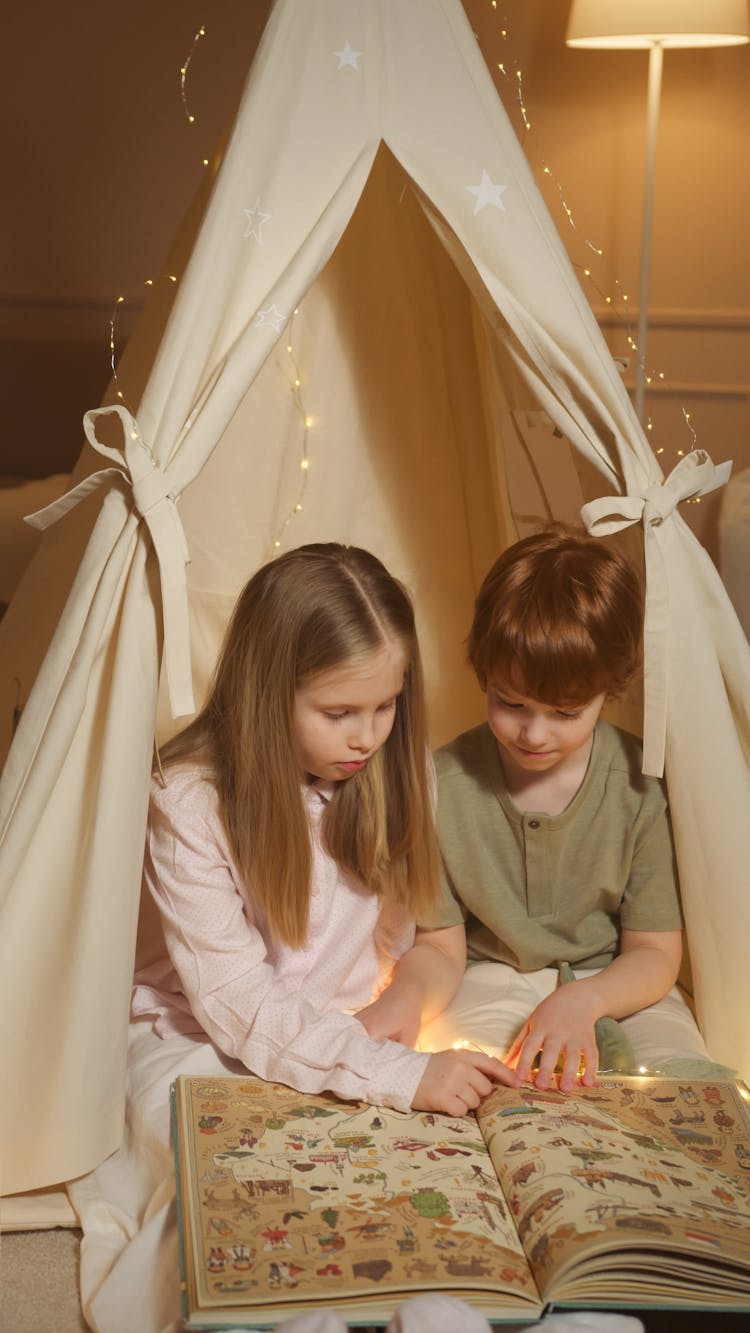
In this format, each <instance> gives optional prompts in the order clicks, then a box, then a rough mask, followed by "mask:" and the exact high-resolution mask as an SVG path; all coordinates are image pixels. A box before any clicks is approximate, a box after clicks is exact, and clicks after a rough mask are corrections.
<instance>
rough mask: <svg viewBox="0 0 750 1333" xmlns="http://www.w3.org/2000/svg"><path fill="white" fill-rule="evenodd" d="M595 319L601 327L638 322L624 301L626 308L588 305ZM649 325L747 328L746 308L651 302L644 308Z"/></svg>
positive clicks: (633, 307)
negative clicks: (672, 304)
mask: <svg viewBox="0 0 750 1333" xmlns="http://www.w3.org/2000/svg"><path fill="white" fill-rule="evenodd" d="M592 309H593V311H594V315H595V317H596V321H597V323H598V324H600V325H601V327H602V328H606V329H609V328H620V327H622V326H623V324H625V323H627V324H629V325H631V326H633V327H635V326H636V325H637V323H638V306H637V305H628V308H627V311H623V310H621V309H619V308H618V309H617V310H614V309H613V308H612V306H607V305H604V306H592ZM648 327H649V330H651V329H688V330H689V329H717V330H720V331H721V332H724V331H726V330H729V331H732V332H735V331H736V332H739V333H743V332H750V309H747V310H746V309H743V308H742V307H735V308H732V309H729V308H725V309H721V308H720V307H717V308H715V309H710V308H699V307H690V306H684V307H678V306H654V307H652V308H650V309H649V312H648Z"/></svg>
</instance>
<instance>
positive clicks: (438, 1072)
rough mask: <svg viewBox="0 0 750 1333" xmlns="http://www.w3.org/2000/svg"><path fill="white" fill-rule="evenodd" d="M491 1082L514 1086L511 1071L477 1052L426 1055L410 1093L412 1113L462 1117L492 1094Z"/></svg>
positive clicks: (440, 1052) (516, 1084)
mask: <svg viewBox="0 0 750 1333" xmlns="http://www.w3.org/2000/svg"><path fill="white" fill-rule="evenodd" d="M494 1083H505V1084H506V1085H507V1086H508V1087H511V1088H514V1087H518V1084H519V1079H518V1077H517V1075H516V1074H515V1073H514V1072H513V1070H512V1069H508V1067H507V1065H504V1064H502V1062H501V1061H500V1060H496V1059H495V1058H494V1056H492V1055H483V1054H482V1053H481V1052H480V1051H465V1050H461V1051H438V1052H437V1053H436V1054H435V1055H431V1056H430V1060H429V1063H428V1065H427V1068H426V1070H425V1072H424V1074H423V1075H422V1078H421V1080H420V1082H419V1084H418V1086H417V1091H416V1092H415V1094H414V1098H413V1101H412V1108H413V1110H415V1111H442V1112H444V1113H445V1114H446V1115H466V1114H467V1112H468V1111H473V1110H474V1107H476V1106H478V1105H479V1103H480V1102H481V1101H484V1098H485V1097H488V1096H489V1094H490V1093H491V1092H492V1088H493V1084H494Z"/></svg>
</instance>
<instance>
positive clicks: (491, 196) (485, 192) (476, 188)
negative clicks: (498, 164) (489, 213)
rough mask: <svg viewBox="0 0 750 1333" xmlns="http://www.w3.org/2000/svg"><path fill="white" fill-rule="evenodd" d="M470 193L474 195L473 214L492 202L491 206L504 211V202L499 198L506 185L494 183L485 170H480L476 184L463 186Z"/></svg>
mask: <svg viewBox="0 0 750 1333" xmlns="http://www.w3.org/2000/svg"><path fill="white" fill-rule="evenodd" d="M465 188H466V189H467V190H468V191H469V193H470V194H475V195H476V203H475V204H474V216H475V217H476V215H477V213H481V211H482V209H483V208H486V207H487V205H488V204H492V207H493V208H499V209H500V211H501V213H505V212H506V208H505V204H504V203H503V201H502V199H501V198H500V196H501V194H504V193H505V191H506V190H507V188H508V187H507V185H496V184H495V182H494V181H493V180H492V178H491V177H490V175H489V174H488V172H487V171H486V170H484V169H483V170H482V179H481V181H480V182H479V184H478V185H467V186H466V187H465Z"/></svg>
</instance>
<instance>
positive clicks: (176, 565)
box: [24, 403, 195, 717]
mask: <svg viewBox="0 0 750 1333" xmlns="http://www.w3.org/2000/svg"><path fill="white" fill-rule="evenodd" d="M110 413H115V414H116V415H117V416H118V417H119V418H120V423H121V426H122V431H123V437H124V446H123V448H122V449H113V448H111V447H110V446H109V445H106V444H103V443H102V442H101V440H99V439H98V437H97V434H96V425H97V421H98V418H99V417H101V416H106V415H108V414H110ZM83 429H84V432H85V435H86V439H87V440H88V442H89V444H90V445H91V446H92V447H93V448H94V449H96V451H97V453H100V454H102V455H103V456H104V457H105V458H109V459H111V460H112V462H113V463H114V464H115V466H114V467H105V468H101V469H100V470H99V471H98V472H92V473H91V475H90V476H88V477H85V478H84V480H83V481H81V482H79V483H78V485H77V486H74V487H73V488H72V490H70V491H66V493H65V494H64V495H61V496H60V498H59V499H57V500H54V501H53V502H52V504H49V505H47V506H46V507H45V508H44V509H38V510H37V511H36V513H33V514H27V515H26V517H25V520H24V521H25V522H26V523H29V524H30V525H31V527H33V528H39V529H41V530H43V529H45V528H48V527H51V525H52V524H53V523H57V522H58V520H59V519H61V518H63V517H64V515H65V514H67V513H69V512H70V510H71V509H73V508H75V506H76V505H78V504H80V502H81V500H83V499H85V497H86V496H87V495H90V494H91V493H92V491H95V490H96V489H97V487H98V486H100V485H101V484H102V482H104V481H106V480H108V479H109V480H112V481H117V482H120V483H122V482H125V483H126V484H127V485H128V486H129V487H130V489H131V491H132V495H133V505H134V507H135V510H136V512H137V513H138V514H139V515H140V517H141V518H142V519H143V521H144V523H145V524H146V527H147V528H148V531H149V534H150V536H151V540H152V541H153V544H154V550H155V551H156V558H157V560H158V562H159V578H160V582H161V597H162V618H163V625H164V662H165V667H166V673H167V684H168V688H169V701H170V704H171V708H172V716H173V717H182V716H184V715H185V714H187V713H194V712H195V700H194V696H193V679H192V666H191V659H190V616H189V608H188V593H187V566H188V564H189V563H190V553H189V551H188V545H187V539H186V537H185V530H184V528H183V526H182V520H181V519H180V516H179V514H178V512H177V504H176V497H175V496H174V495H173V493H172V491H171V490H170V486H169V480H168V478H167V475H166V473H164V472H162V471H161V469H160V468H158V467H157V466H156V464H155V463H154V461H153V458H152V457H151V454H150V452H149V450H148V449H147V448H146V446H145V445H144V443H143V441H142V439H141V436H140V433H139V431H138V428H137V426H136V423H135V420H134V418H133V416H132V415H131V413H130V412H129V411H128V409H127V408H126V407H123V406H122V405H121V404H119V403H113V404H112V405H110V406H108V407H96V408H93V409H91V411H89V412H86V413H85V415H84V418H83Z"/></svg>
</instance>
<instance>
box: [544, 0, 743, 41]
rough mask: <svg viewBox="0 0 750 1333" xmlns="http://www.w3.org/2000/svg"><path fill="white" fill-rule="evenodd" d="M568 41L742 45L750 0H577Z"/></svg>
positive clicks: (566, 37) (572, 9) (569, 23)
mask: <svg viewBox="0 0 750 1333" xmlns="http://www.w3.org/2000/svg"><path fill="white" fill-rule="evenodd" d="M565 41H566V44H567V45H568V46H581V47H591V48H606V47H610V48H620V49H622V50H631V49H638V48H648V47H650V46H654V45H656V44H657V43H658V44H659V45H660V46H665V47H667V46H673V47H677V46H740V45H742V43H743V42H748V41H750V16H749V14H748V0H573V4H572V6H571V10H570V18H569V19H568V30H567V33H566V35H565Z"/></svg>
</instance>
